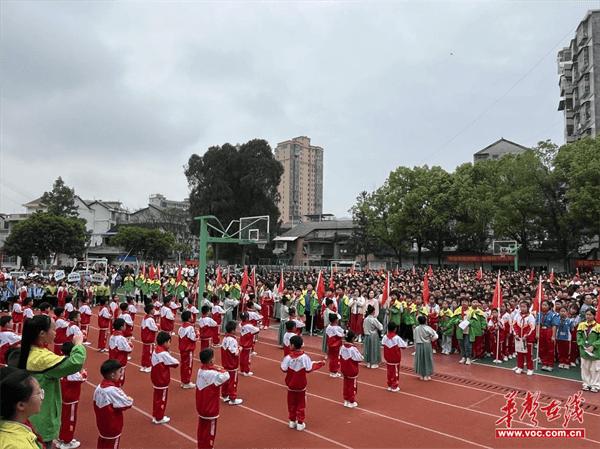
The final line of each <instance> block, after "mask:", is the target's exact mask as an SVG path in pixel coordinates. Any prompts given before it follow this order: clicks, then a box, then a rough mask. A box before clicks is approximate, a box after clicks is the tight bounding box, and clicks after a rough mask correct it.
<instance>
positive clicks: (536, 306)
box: [533, 276, 543, 312]
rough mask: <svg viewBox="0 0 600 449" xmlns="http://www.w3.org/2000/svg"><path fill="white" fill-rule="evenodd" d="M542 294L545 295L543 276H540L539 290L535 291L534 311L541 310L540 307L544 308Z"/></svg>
mask: <svg viewBox="0 0 600 449" xmlns="http://www.w3.org/2000/svg"><path fill="white" fill-rule="evenodd" d="M542 295H543V291H542V278H541V276H540V281H539V283H538V287H537V290H536V291H535V298H534V300H533V311H534V312H539V311H540V309H541V308H542Z"/></svg>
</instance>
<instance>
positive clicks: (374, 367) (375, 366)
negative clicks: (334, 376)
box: [338, 365, 379, 377]
mask: <svg viewBox="0 0 600 449" xmlns="http://www.w3.org/2000/svg"><path fill="white" fill-rule="evenodd" d="M371 368H372V369H377V368H379V365H371ZM340 376H341V374H340ZM338 377H339V376H338Z"/></svg>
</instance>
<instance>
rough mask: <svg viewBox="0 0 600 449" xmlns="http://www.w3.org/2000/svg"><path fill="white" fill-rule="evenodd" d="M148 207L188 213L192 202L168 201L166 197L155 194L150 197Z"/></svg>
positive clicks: (187, 200) (186, 200) (185, 200)
mask: <svg viewBox="0 0 600 449" xmlns="http://www.w3.org/2000/svg"><path fill="white" fill-rule="evenodd" d="M148 205H149V206H154V207H158V208H159V209H178V210H184V211H186V212H187V211H188V210H189V208H190V200H189V199H188V198H186V199H184V200H183V201H176V200H168V199H167V198H165V196H164V195H161V194H160V193H154V194H152V195H150V199H149V200H148Z"/></svg>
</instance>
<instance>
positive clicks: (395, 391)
mask: <svg viewBox="0 0 600 449" xmlns="http://www.w3.org/2000/svg"><path fill="white" fill-rule="evenodd" d="M390 391H391V392H392V393H397V392H398V391H400V387H396V388H392V389H390Z"/></svg>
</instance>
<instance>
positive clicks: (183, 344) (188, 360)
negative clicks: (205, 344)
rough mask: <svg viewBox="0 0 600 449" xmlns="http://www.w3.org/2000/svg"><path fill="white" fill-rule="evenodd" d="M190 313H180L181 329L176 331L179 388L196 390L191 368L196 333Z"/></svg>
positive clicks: (196, 338)
mask: <svg viewBox="0 0 600 449" xmlns="http://www.w3.org/2000/svg"><path fill="white" fill-rule="evenodd" d="M191 319H192V313H191V312H190V311H189V310H186V311H184V312H182V313H181V323H182V324H181V327H180V328H179V330H178V331H177V333H178V334H179V354H180V355H181V367H180V371H181V373H180V374H181V388H186V389H187V388H196V384H195V383H194V382H192V366H193V364H194V351H195V350H196V341H197V340H198V333H197V332H196V328H195V326H194V324H193V323H191V322H190V320H191Z"/></svg>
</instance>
